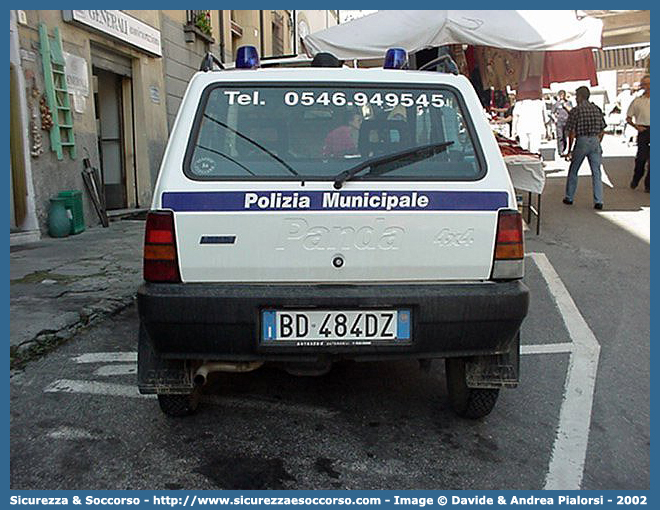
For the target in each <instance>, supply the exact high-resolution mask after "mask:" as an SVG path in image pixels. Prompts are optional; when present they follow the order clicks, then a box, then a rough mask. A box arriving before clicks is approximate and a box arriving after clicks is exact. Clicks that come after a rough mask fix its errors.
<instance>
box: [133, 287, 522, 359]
mask: <svg viewBox="0 0 660 510" xmlns="http://www.w3.org/2000/svg"><path fill="white" fill-rule="evenodd" d="M528 305H529V291H528V289H527V287H526V286H525V285H524V284H523V283H522V282H521V281H518V280H516V281H510V282H486V283H474V284H465V283H457V284H400V285H240V284H153V283H145V284H143V285H142V286H141V287H140V289H139V290H138V311H139V315H140V321H141V324H142V326H143V327H144V330H145V331H146V333H147V335H148V338H149V341H150V343H151V345H152V347H153V349H154V351H155V352H156V353H157V354H158V356H159V357H162V358H166V359H167V358H169V359H207V360H232V361H234V360H235V361H239V360H240V361H247V360H263V361H316V360H318V359H319V358H320V357H329V358H331V359H340V358H348V359H356V360H378V359H405V358H443V357H452V356H477V355H491V354H500V353H504V352H507V351H508V349H509V347H510V345H511V342H512V341H513V340H514V339H515V336H516V334H517V332H518V331H519V329H520V325H521V323H522V321H523V319H524V318H525V316H526V314H527V309H528ZM267 308H268V309H284V308H290V309H301V308H319V309H361V308H365V309H375V308H383V309H387V308H409V309H410V310H411V312H412V319H413V323H412V342H410V343H409V344H408V345H395V346H392V345H387V346H386V345H372V346H336V345H335V346H331V347H325V346H324V347H318V346H312V347H308V346H306V347H296V346H277V347H265V346H263V345H260V337H259V335H260V333H261V324H260V321H261V313H260V312H261V310H263V309H267Z"/></svg>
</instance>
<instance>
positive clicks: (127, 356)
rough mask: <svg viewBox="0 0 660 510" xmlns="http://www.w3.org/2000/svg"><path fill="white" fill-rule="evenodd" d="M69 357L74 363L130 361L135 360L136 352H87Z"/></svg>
mask: <svg viewBox="0 0 660 510" xmlns="http://www.w3.org/2000/svg"><path fill="white" fill-rule="evenodd" d="M71 359H72V360H73V361H75V362H76V363H130V362H131V361H135V362H137V352H87V353H85V354H81V355H80V356H76V357H75V358H71Z"/></svg>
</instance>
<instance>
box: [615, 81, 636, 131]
mask: <svg viewBox="0 0 660 510" xmlns="http://www.w3.org/2000/svg"><path fill="white" fill-rule="evenodd" d="M633 99H635V94H633V91H632V90H631V89H630V85H628V84H627V83H624V84H623V85H621V93H620V94H619V95H618V96H616V105H617V106H618V107H619V110H620V111H621V118H622V120H623V121H625V120H626V113H628V107H630V103H632V102H633ZM636 132H637V131H635V130H634V129H633V128H632V127H631V126H629V125H627V124H625V122H624V127H623V142H624V143H631V142H632V140H633V138H634V136H633V133H636Z"/></svg>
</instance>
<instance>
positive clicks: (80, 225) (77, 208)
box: [57, 189, 85, 234]
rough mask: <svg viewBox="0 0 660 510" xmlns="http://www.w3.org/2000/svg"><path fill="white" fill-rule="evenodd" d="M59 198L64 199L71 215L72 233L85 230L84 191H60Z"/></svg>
mask: <svg viewBox="0 0 660 510" xmlns="http://www.w3.org/2000/svg"><path fill="white" fill-rule="evenodd" d="M57 196H58V198H63V199H64V207H66V209H67V211H68V212H69V214H70V215H71V233H72V234H80V232H83V231H84V230H85V216H84V213H83V203H82V191H80V190H77V189H76V190H69V191H60V192H59V193H58V195H57Z"/></svg>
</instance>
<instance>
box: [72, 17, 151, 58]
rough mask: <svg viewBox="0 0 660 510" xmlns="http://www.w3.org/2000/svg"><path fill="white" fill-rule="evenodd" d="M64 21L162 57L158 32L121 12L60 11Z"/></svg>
mask: <svg viewBox="0 0 660 510" xmlns="http://www.w3.org/2000/svg"><path fill="white" fill-rule="evenodd" d="M62 16H63V18H64V21H70V22H75V23H79V24H81V25H85V26H87V27H90V28H93V29H95V30H98V31H99V32H103V33H104V34H108V35H110V36H112V37H114V38H116V39H119V40H120V41H122V42H124V43H128V44H130V45H132V46H135V47H136V48H139V49H141V50H144V51H146V52H147V53H151V54H153V55H157V56H159V57H160V56H162V51H161V48H160V32H159V31H158V30H156V29H155V28H153V27H151V26H149V25H147V24H146V23H143V22H142V21H140V20H137V19H135V18H134V17H132V16H129V15H128V14H124V13H123V12H121V11H108V10H101V9H95V10H88V11H73V10H71V11H62Z"/></svg>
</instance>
